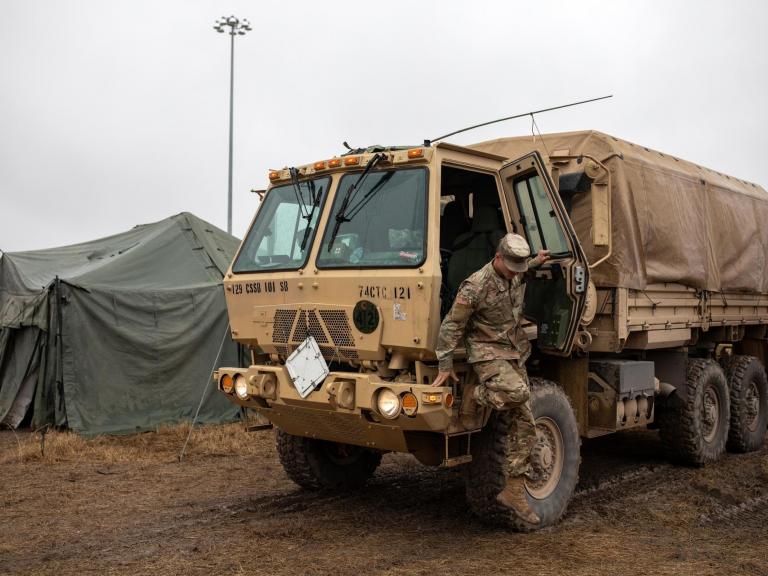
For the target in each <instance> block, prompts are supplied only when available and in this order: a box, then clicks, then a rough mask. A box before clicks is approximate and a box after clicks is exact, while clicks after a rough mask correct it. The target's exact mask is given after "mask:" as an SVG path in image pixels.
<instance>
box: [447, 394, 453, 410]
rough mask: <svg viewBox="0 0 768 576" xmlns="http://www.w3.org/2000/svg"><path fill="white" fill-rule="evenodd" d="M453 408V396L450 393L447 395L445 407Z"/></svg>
mask: <svg viewBox="0 0 768 576" xmlns="http://www.w3.org/2000/svg"><path fill="white" fill-rule="evenodd" d="M451 406H453V394H451V393H450V392H448V394H446V395H445V407H446V408H450V407H451Z"/></svg>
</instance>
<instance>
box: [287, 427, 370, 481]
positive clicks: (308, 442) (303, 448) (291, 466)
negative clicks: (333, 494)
mask: <svg viewBox="0 0 768 576" xmlns="http://www.w3.org/2000/svg"><path fill="white" fill-rule="evenodd" d="M275 443H276V446H277V454H278V457H279V459H280V463H281V464H282V465H283V469H284V470H285V472H286V474H288V477H289V478H290V479H291V480H293V481H294V482H295V483H296V484H298V485H299V486H301V487H302V488H305V489H307V490H323V489H330V490H355V489H359V488H362V487H363V486H364V485H365V483H366V482H367V481H368V480H369V479H370V478H371V476H373V474H374V472H376V469H377V468H378V467H379V464H380V463H381V454H380V453H378V452H372V451H370V450H365V451H363V452H362V453H361V454H360V456H359V458H358V460H357V461H356V462H354V463H353V464H350V465H347V466H340V465H338V464H336V463H334V462H332V461H331V460H330V459H329V458H328V456H327V455H326V454H325V452H324V449H323V441H322V440H316V439H314V438H305V437H303V436H294V435H292V434H288V433H287V432H284V431H282V430H280V429H279V428H278V429H276V431H275Z"/></svg>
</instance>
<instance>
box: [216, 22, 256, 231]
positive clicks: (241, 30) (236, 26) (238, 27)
mask: <svg viewBox="0 0 768 576" xmlns="http://www.w3.org/2000/svg"><path fill="white" fill-rule="evenodd" d="M225 26H229V35H230V40H231V43H230V57H229V189H228V192H227V232H228V233H230V234H232V124H233V122H232V117H233V114H234V110H233V108H234V90H235V35H239V36H243V35H245V33H246V32H248V31H250V30H251V23H250V22H248V20H246V19H245V18H243V19H242V20H240V19H239V18H235V17H234V16H222V17H221V18H220V19H219V20H216V22H215V23H214V25H213V29H214V30H216V32H221V33H222V34H223V33H224V32H225V30H224V27H225Z"/></svg>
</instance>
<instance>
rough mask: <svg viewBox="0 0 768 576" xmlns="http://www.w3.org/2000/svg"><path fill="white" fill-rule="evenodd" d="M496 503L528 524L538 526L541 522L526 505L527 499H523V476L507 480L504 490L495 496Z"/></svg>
mask: <svg viewBox="0 0 768 576" xmlns="http://www.w3.org/2000/svg"><path fill="white" fill-rule="evenodd" d="M496 501H497V502H498V503H499V504H501V505H502V506H505V507H506V508H510V509H512V510H514V511H515V513H516V514H517V515H518V516H519V517H520V518H522V519H523V520H525V521H526V522H528V524H539V523H540V522H541V520H540V519H539V517H538V516H537V515H536V512H534V511H533V510H531V507H530V506H529V505H528V498H526V497H525V476H516V477H514V478H509V479H508V480H507V485H506V486H505V487H504V490H502V491H501V492H499V495H498V496H496Z"/></svg>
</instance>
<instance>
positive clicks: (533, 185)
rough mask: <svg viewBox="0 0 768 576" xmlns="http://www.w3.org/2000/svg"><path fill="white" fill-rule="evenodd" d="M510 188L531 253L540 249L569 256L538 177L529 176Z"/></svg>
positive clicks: (536, 175)
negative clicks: (518, 208)
mask: <svg viewBox="0 0 768 576" xmlns="http://www.w3.org/2000/svg"><path fill="white" fill-rule="evenodd" d="M514 188H515V195H516V196H517V201H518V205H519V206H520V211H521V213H522V214H521V215H522V220H523V226H524V227H525V232H526V236H528V241H529V242H530V244H531V252H532V253H536V252H538V251H539V250H542V249H544V250H549V251H550V252H551V253H552V254H557V255H561V256H566V255H568V254H570V249H569V247H568V243H567V242H566V240H565V234H564V233H563V229H562V227H561V226H560V222H558V220H557V218H556V217H555V211H554V209H553V208H552V203H551V201H550V199H549V197H548V196H547V192H546V190H545V189H544V186H543V185H542V182H541V178H540V177H539V175H538V174H530V175H528V176H525V177H522V178H520V179H518V180H515V185H514Z"/></svg>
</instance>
